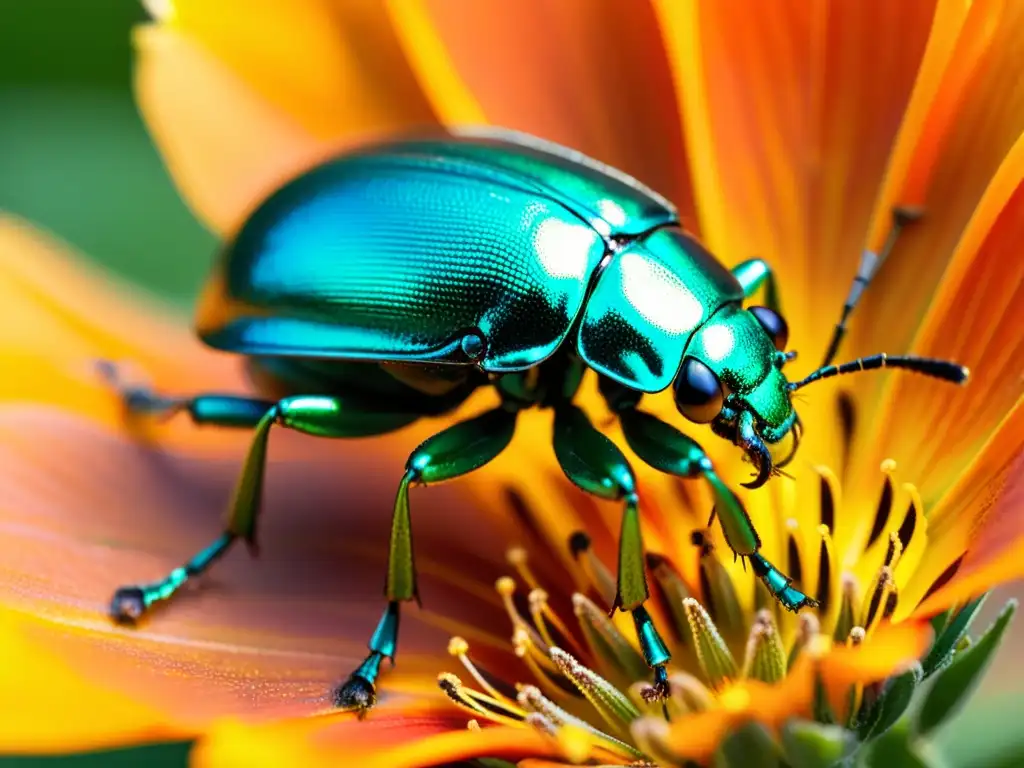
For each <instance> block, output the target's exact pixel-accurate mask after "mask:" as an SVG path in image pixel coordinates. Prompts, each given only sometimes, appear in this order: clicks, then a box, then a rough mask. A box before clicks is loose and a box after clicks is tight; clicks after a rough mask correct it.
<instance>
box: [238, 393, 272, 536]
mask: <svg viewBox="0 0 1024 768" xmlns="http://www.w3.org/2000/svg"><path fill="white" fill-rule="evenodd" d="M276 418H277V409H276V408H271V409H270V410H269V411H267V413H266V414H265V415H264V416H263V418H262V419H260V422H259V424H257V425H256V429H255V431H254V432H253V436H252V444H251V445H250V446H249V453H248V455H246V457H245V464H244V465H243V467H242V474H241V476H240V477H239V478H238V485H236V486H235V495H234V498H233V499H232V502H231V506H230V507H229V508H228V510H229V512H228V520H227V525H226V526H225V527H226V528H227V529H228V531H230V532H231V533H233V534H234V535H235V536H238V537H239V538H241V539H244V540H245V543H246V544H247V545H248V546H249V549H250V550H251V551H253V552H255V551H256V550H257V544H256V520H257V518H258V517H259V512H260V505H261V504H262V503H263V474H264V472H265V470H266V466H267V441H268V440H269V438H270V428H271V427H272V426H273V425H274V420H275V419H276Z"/></svg>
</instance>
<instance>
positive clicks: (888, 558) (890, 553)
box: [884, 531, 903, 570]
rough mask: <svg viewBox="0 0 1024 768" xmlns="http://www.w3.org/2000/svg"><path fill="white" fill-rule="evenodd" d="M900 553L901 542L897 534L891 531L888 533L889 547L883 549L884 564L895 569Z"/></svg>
mask: <svg viewBox="0 0 1024 768" xmlns="http://www.w3.org/2000/svg"><path fill="white" fill-rule="evenodd" d="M902 555H903V542H902V541H900V537H899V534H898V533H897V532H896V531H892V532H891V533H890V534H889V548H888V549H886V551H885V563H884V565H885V566H887V567H889V568H891V569H892V570H896V564H897V563H898V562H899V561H900V557H901V556H902Z"/></svg>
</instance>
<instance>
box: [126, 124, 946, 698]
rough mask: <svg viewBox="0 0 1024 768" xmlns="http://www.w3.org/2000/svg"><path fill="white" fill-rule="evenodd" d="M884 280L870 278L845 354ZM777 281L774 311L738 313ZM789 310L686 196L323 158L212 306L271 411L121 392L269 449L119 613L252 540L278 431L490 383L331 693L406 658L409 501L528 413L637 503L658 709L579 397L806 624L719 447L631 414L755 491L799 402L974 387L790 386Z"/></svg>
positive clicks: (551, 174) (383, 413)
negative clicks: (731, 452) (692, 483)
mask: <svg viewBox="0 0 1024 768" xmlns="http://www.w3.org/2000/svg"><path fill="white" fill-rule="evenodd" d="M872 268H873V263H872V264H867V266H866V267H865V268H864V269H862V274H860V275H859V276H858V281H859V282H858V283H857V284H856V285H855V288H856V290H855V291H853V292H852V293H851V300H850V301H848V302H847V305H848V306H847V311H846V313H845V314H844V320H843V322H842V323H841V324H840V326H839V328H838V329H837V339H836V341H838V337H839V336H840V335H841V330H842V327H843V325H844V323H845V317H846V315H848V314H849V310H850V309H851V308H852V305H853V304H855V303H856V298H857V296H858V295H859V291H860V290H861V289H862V288H863V284H864V283H866V281H867V279H868V277H870V274H869V272H870V271H871V269H872ZM762 286H763V287H764V289H765V294H766V297H767V299H766V304H767V305H768V306H760V307H752V308H749V309H744V307H743V301H744V299H747V298H750V297H751V296H752V295H753V294H754V292H755V291H756V290H758V289H759V288H760V287H762ZM776 294H777V292H776V286H775V285H774V281H773V278H772V275H771V272H770V270H769V268H768V266H767V265H766V264H765V263H764V262H763V261H761V260H758V259H755V260H752V261H747V262H745V263H743V264H740V265H738V266H737V267H735V268H734V269H733V270H732V271H729V270H727V269H726V268H725V267H723V266H722V265H721V264H719V262H718V261H716V260H715V258H714V257H713V256H711V255H710V254H709V253H708V252H707V251H706V250H705V249H704V248H703V247H702V246H701V245H700V244H699V243H698V242H697V241H696V240H695V239H693V238H692V237H691V236H689V235H688V234H686V233H685V232H684V231H683V230H682V229H681V227H680V224H679V219H678V216H677V213H676V211H675V209H674V208H673V206H672V205H671V204H670V203H669V202H668V201H666V200H665V199H663V198H662V197H660V196H659V195H657V194H656V193H654V192H653V191H651V190H649V189H647V188H646V187H644V186H642V185H641V184H639V183H638V182H637V181H635V180H634V179H632V178H629V177H628V176H625V175H624V174H622V173H620V172H618V171H615V170H613V169H611V168H608V167H606V166H603V165H601V164H600V163H597V162H596V161H594V160H591V159H589V158H587V157H585V156H583V155H580V154H578V153H576V152H572V151H570V150H567V149H564V148H562V147H559V146H556V145H553V144H549V143H546V142H542V141H540V140H537V139H534V138H531V137H527V136H522V135H513V134H508V133H498V132H473V133H460V134H458V135H450V134H445V135H444V136H443V137H432V138H418V139H407V140H396V141H390V142H386V143H381V144H377V145H374V146H369V147H365V148H363V149H361V150H359V151H355V152H352V153H349V154H346V155H344V156H342V157H338V158H336V159H334V160H332V161H330V162H328V163H326V164H323V165H321V166H319V167H317V168H315V169H313V170H311V171H309V172H307V173H305V174H304V175H302V176H300V177H299V178H297V179H295V180H294V181H292V182H291V183H289V184H287V185H286V186H284V187H283V188H282V189H280V190H278V191H277V192H276V193H275V194H273V195H272V196H271V197H270V198H269V199H268V200H266V201H265V202H264V203H263V204H262V205H260V206H259V207H258V208H257V209H256V211H255V212H254V213H253V214H252V215H251V216H250V217H249V219H248V221H246V223H245V224H244V226H242V228H241V230H240V231H239V232H238V234H237V236H236V237H235V238H234V240H233V241H232V242H231V243H229V244H228V246H227V248H226V251H225V253H224V255H223V259H222V260H221V262H220V264H219V266H218V267H217V269H216V272H215V273H214V275H213V277H212V279H211V280H210V282H209V285H208V287H207V290H206V292H205V294H204V296H203V298H202V301H201V305H200V308H199V313H198V330H199V335H200V336H201V338H202V339H203V341H205V342H206V343H207V344H209V345H211V346H213V347H215V348H218V349H222V350H228V351H231V352H236V353H240V354H243V355H246V356H247V359H248V364H249V370H250V373H251V374H252V378H253V381H254V383H255V384H256V386H257V389H258V391H259V392H260V393H261V397H260V398H249V397H238V396H228V395H198V396H195V397H187V398H185V397H164V396H159V395H155V394H153V393H150V392H148V391H144V390H141V389H137V388H127V387H126V388H124V390H123V392H124V396H125V400H126V403H127V405H128V407H129V408H130V409H131V410H133V411H136V412H143V413H173V412H175V411H177V410H185V411H187V412H188V413H189V414H190V415H191V417H192V419H193V420H194V421H195V422H196V423H197V424H216V425H221V426H229V427H248V428H252V429H254V430H255V437H254V439H253V443H252V447H251V449H250V451H249V455H248V458H247V459H246V462H245V468H244V471H243V474H242V477H241V479H240V481H239V484H238V488H237V490H236V493H235V497H234V500H233V502H232V506H231V509H230V512H229V516H228V521H227V525H226V529H225V531H224V532H223V533H222V534H221V536H220V537H219V538H217V539H216V540H215V541H214V542H213V543H212V544H211V545H210V546H209V547H207V548H206V549H204V550H203V551H202V552H200V553H199V554H198V555H196V556H195V557H193V558H192V559H191V560H190V561H188V562H187V563H186V564H185V565H183V566H182V567H180V568H177V569H175V570H174V571H172V572H171V573H170V574H169V575H168V576H167V577H166V578H165V579H163V580H162V581H160V582H156V583H152V584H144V585H138V586H129V587H122V588H121V589H118V590H117V592H116V594H115V595H114V598H113V601H112V604H111V613H112V615H113V617H114V618H115V619H116V620H118V621H121V622H127V623H133V622H135V621H137V620H138V619H139V618H140V617H141V616H142V614H144V613H145V611H146V610H147V609H148V608H150V607H151V606H152V605H153V604H154V603H156V602H158V601H161V600H167V599H168V598H170V597H171V596H172V595H173V594H174V593H175V592H176V591H177V590H178V589H179V588H180V587H181V586H182V584H184V583H185V582H186V581H187V580H188V579H190V578H192V577H193V576H196V575H198V574H200V573H202V572H203V571H204V570H206V568H207V567H208V566H209V565H210V564H211V563H212V562H213V561H215V560H216V559H217V558H218V557H220V556H221V555H222V554H223V553H224V552H225V551H226V550H227V549H228V547H230V546H231V544H232V543H233V542H234V541H235V540H236V539H239V538H241V539H243V540H244V541H246V542H247V543H248V544H249V545H250V546H254V545H255V539H256V522H257V516H258V513H259V507H260V495H261V486H262V478H263V470H264V459H265V454H266V447H267V438H268V434H269V431H270V428H271V426H272V425H275V424H276V425H280V426H283V427H288V428H291V429H296V430H299V431H301V432H306V433H309V434H313V435H319V436H327V437H359V436H365V435H376V434H382V433H385V432H388V431H392V430H395V429H398V428H400V427H402V426H404V425H406V424H409V423H410V422H412V421H415V420H416V419H418V418H421V417H423V416H426V415H434V414H439V413H444V412H447V411H450V410H452V409H454V408H456V407H457V406H458V405H459V404H460V403H461V402H463V401H464V400H465V399H466V398H467V397H468V396H469V394H470V393H471V392H472V391H473V390H474V389H476V388H477V387H480V386H482V385H489V386H493V387H495V388H496V389H497V391H498V392H499V393H500V395H501V405H500V407H498V408H496V409H494V410H493V411H490V412H488V413H485V414H483V415H482V416H478V417H476V418H473V419H470V420H467V421H463V422H461V423H457V424H455V425H454V426H452V427H450V428H448V429H446V430H445V431H443V432H441V433H440V434H438V435H436V436H434V437H432V438H430V439H429V440H427V441H426V442H424V443H423V444H422V445H420V446H419V447H418V448H417V449H416V450H415V451H413V453H412V455H411V456H410V458H409V461H408V463H407V465H406V470H405V474H404V475H403V476H402V478H401V481H400V482H399V487H398V497H397V499H396V501H395V507H394V519H393V524H392V532H391V544H390V558H389V565H388V571H387V578H386V583H385V594H386V597H387V600H388V603H387V607H386V608H385V610H384V614H383V616H382V618H381V620H380V623H379V624H378V626H377V629H376V631H375V632H374V633H373V636H372V638H371V640H370V643H369V651H370V652H369V655H368V656H367V658H366V660H365V661H364V662H363V663H362V664H361V665H360V666H359V667H358V668H357V669H356V670H355V671H353V672H352V674H351V675H350V676H349V677H348V679H347V680H346V681H345V682H344V683H342V684H341V685H340V686H339V687H338V688H337V690H336V691H335V694H334V695H335V701H336V703H337V705H338V706H341V707H347V708H354V709H359V710H363V711H365V710H366V709H367V708H369V707H370V706H372V704H373V702H374V701H375V682H376V680H377V676H378V673H379V669H380V664H381V661H382V660H383V659H384V658H391V659H393V658H394V656H395V651H396V646H397V640H398V624H399V610H400V606H401V603H402V602H404V601H407V600H412V599H413V598H416V597H418V595H417V589H416V573H415V569H414V565H413V550H412V537H411V529H410V520H409V505H408V491H409V487H410V486H411V485H415V484H429V483H434V482H438V481H442V480H448V479H451V478H454V477H457V476H459V475H463V474H465V473H467V472H470V471H472V470H474V469H477V468H479V467H481V466H483V465H484V464H487V463H488V462H489V461H491V460H492V459H494V458H495V457H496V456H497V455H498V454H499V453H500V452H501V451H502V450H503V449H504V448H505V447H506V446H507V445H508V443H509V441H510V440H511V438H512V434H513V431H514V429H515V424H516V417H517V414H518V413H519V412H520V411H521V410H522V409H524V408H529V407H534V406H538V407H548V408H552V409H554V412H555V419H554V435H553V442H554V448H555V454H556V456H557V458H558V461H559V463H560V464H561V466H562V469H563V470H564V471H565V474H566V475H567V476H568V477H569V479H570V480H571V481H572V482H574V483H575V484H576V485H578V486H580V487H581V488H583V489H584V490H586V491H588V492H590V493H593V494H596V495H598V496H601V497H604V498H610V499H618V500H621V501H622V502H623V504H624V512H623V517H622V533H621V539H620V551H619V569H618V589H617V595H616V598H615V608H618V609H620V610H623V611H630V612H631V613H632V616H633V620H634V622H635V625H636V630H637V634H638V637H639V639H640V644H641V647H642V650H643V653H644V657H645V658H646V660H647V662H648V664H649V665H650V667H651V668H652V669H653V670H654V678H655V687H654V690H655V691H657V692H659V693H664V690H665V681H666V675H665V663H666V662H667V661H668V660H669V653H668V650H667V649H666V647H665V644H664V643H663V642H662V639H661V637H660V636H659V635H658V632H657V630H656V629H655V627H654V625H653V623H652V621H651V619H650V617H649V615H648V613H647V611H646V610H645V608H644V603H645V601H646V600H647V598H648V588H647V581H646V576H645V572H644V563H645V561H644V555H643V547H642V542H641V537H640V522H639V518H638V508H637V494H636V487H635V482H634V476H633V472H632V470H631V468H630V465H629V462H628V461H627V460H626V458H625V457H624V456H623V455H622V453H621V452H620V451H619V449H618V448H616V447H615V445H614V444H613V443H612V442H611V441H610V440H608V438H606V437H605V436H604V435H602V434H601V433H600V432H599V431H598V430H597V429H595V427H594V426H593V425H592V424H591V423H590V421H589V420H588V418H587V416H586V415H585V414H584V413H583V411H581V410H580V409H579V408H577V407H576V406H574V405H573V404H572V400H573V397H574V395H575V394H576V392H577V390H578V388H579V386H580V382H581V379H582V377H583V375H584V373H585V372H586V370H587V369H591V370H593V371H595V372H596V373H597V375H598V376H599V383H600V390H601V392H602V393H603V395H604V397H605V399H606V400H607V402H608V405H609V406H610V408H611V410H612V411H613V412H614V413H615V414H616V415H617V417H618V418H619V420H620V422H621V424H622V427H623V431H624V434H625V437H626V440H627V442H628V443H629V445H630V447H631V448H632V450H633V451H634V453H636V455H637V456H638V457H639V458H640V459H641V460H642V461H644V462H646V463H647V464H650V465H651V466H653V467H655V468H656V469H658V470H661V471H663V472H667V473H670V474H674V475H678V476H681V477H691V478H696V477H703V478H704V479H705V480H706V481H707V482H708V483H709V484H710V486H711V489H712V491H713V494H714V498H715V508H714V512H713V514H715V513H717V516H718V519H719V522H720V523H721V526H722V530H723V532H724V534H725V539H726V541H727V542H728V545H729V546H730V547H731V548H732V550H733V551H734V552H735V553H736V555H738V556H740V557H743V558H749V559H750V561H751V564H752V566H753V569H754V571H755V573H756V574H757V575H758V576H759V577H760V578H761V579H762V580H763V581H764V583H765V584H766V585H767V587H768V589H769V590H770V591H771V593H772V594H773V595H775V597H777V598H778V600H779V601H780V602H781V603H782V604H783V605H784V606H785V607H786V608H789V609H791V610H794V611H795V610H799V609H800V608H802V607H804V606H807V605H812V604H813V603H814V601H813V600H812V599H811V598H809V597H808V596H807V595H805V594H803V593H802V592H800V591H799V590H798V589H797V588H796V587H795V586H793V585H792V583H791V581H790V579H788V578H787V577H786V576H785V575H783V574H782V573H781V572H780V571H779V570H778V569H777V568H775V567H774V566H773V565H772V564H771V563H769V562H768V561H767V560H766V559H765V558H764V557H763V556H762V555H761V554H760V553H759V551H758V550H759V549H760V540H759V538H758V535H757V532H756V531H755V530H754V527H753V525H752V524H751V521H750V518H749V517H748V516H747V514H746V512H745V511H744V509H743V507H742V505H741V504H740V502H739V500H738V499H737V497H736V496H735V494H734V493H733V492H732V491H730V490H729V488H728V487H727V486H726V485H725V484H724V483H723V482H722V481H721V480H720V479H719V477H718V475H717V474H716V473H715V470H714V468H713V466H712V463H711V461H710V459H709V458H708V457H707V456H706V455H705V453H704V451H703V450H702V449H701V447H700V446H699V445H698V444H697V443H696V442H694V441H693V440H692V439H690V438H689V437H687V436H685V435H684V434H682V433H681V432H680V431H679V430H677V429H676V428H675V427H673V426H670V425H669V424H667V423H665V422H663V421H661V420H659V419H657V418H655V417H654V416H652V415H650V414H647V413H644V412H642V411H639V410H637V405H638V403H639V402H640V400H641V397H642V396H643V395H644V394H645V393H654V392H660V391H662V390H665V389H667V388H669V387H673V389H674V393H675V401H676V404H677V406H678V408H679V411H680V413H681V414H682V415H683V416H684V417H685V418H686V419H688V420H689V421H691V422H697V423H710V424H711V426H712V427H713V429H714V431H715V432H716V433H717V434H718V435H721V436H722V437H724V438H726V439H727V440H729V441H731V442H733V443H735V444H736V445H738V446H740V447H741V448H742V449H743V450H744V451H745V452H746V453H747V455H748V456H749V457H750V459H751V460H752V462H753V464H754V466H755V467H756V468H757V473H756V476H755V478H754V479H753V480H752V482H750V483H747V485H748V486H749V487H751V488H756V487H758V486H761V485H763V484H764V483H765V482H766V481H767V480H768V478H769V477H770V476H771V475H772V474H773V472H775V471H777V468H778V467H781V466H784V465H785V464H786V463H787V462H788V461H790V460H791V459H792V456H793V453H794V452H795V450H796V446H797V444H798V442H799V436H800V429H801V427H800V421H799V419H798V417H797V415H796V412H795V411H794V410H793V408H792V405H791V403H790V392H791V391H792V390H793V389H795V388H797V387H799V386H802V385H803V384H806V383H809V382H810V381H813V380H815V379H817V378H822V377H825V376H830V375H834V374H836V373H846V372H849V371H853V370H862V369H870V368H879V367H884V366H895V367H902V368H908V369H911V370H916V371H919V372H922V373H926V374H929V375H932V376H937V377H939V378H945V379H948V380H951V381H957V382H959V381H962V380H964V379H965V378H966V371H965V370H963V369H961V368H960V367H959V366H956V365H953V364H951V363H946V362H943V361H938V360H926V359H921V358H910V357H886V356H885V355H876V356H874V357H870V358H864V359H862V360H857V361H854V362H852V363H847V364H845V365H842V366H838V367H835V366H829V367H824V368H821V369H819V370H818V371H815V372H814V373H813V374H811V375H810V376H809V377H807V378H806V379H804V380H803V381H801V382H798V383H796V384H792V383H788V382H787V380H786V377H785V376H784V375H783V373H782V368H783V366H784V365H785V363H786V362H787V361H789V360H791V359H792V357H793V353H791V352H786V351H785V346H786V341H787V338H786V337H787V328H786V323H785V321H784V320H783V319H782V316H781V315H780V314H779V307H778V302H777V299H776ZM835 346H836V344H835V343H834V344H833V345H832V347H833V351H834V347H835ZM827 362H828V361H827V360H826V363H827ZM111 373H112V371H111Z"/></svg>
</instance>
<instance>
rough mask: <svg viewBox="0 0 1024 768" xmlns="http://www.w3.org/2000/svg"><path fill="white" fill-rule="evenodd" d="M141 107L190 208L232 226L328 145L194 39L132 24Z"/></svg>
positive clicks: (221, 227) (222, 228) (214, 225)
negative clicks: (134, 26)
mask: <svg viewBox="0 0 1024 768" xmlns="http://www.w3.org/2000/svg"><path fill="white" fill-rule="evenodd" d="M134 39H135V47H136V51H137V56H136V70H135V89H136V96H137V99H138V104H139V109H140V110H141V112H142V115H143V117H144V118H145V120H146V122H147V124H148V125H149V129H150V132H151V134H152V135H153V139H154V141H155V142H156V144H157V146H158V147H159V149H160V151H161V153H162V154H163V156H164V161H165V162H166V164H167V167H168V168H169V170H170V172H171V174H172V176H173V177H174V180H175V182H176V183H177V184H178V188H179V189H180V190H181V193H182V195H183V196H184V198H185V200H186V202H187V203H188V204H189V205H190V206H191V208H192V211H193V212H194V213H195V214H196V215H197V216H198V217H199V218H200V219H202V220H203V221H204V222H205V223H206V224H207V225H208V226H209V227H210V228H211V229H213V230H214V231H215V232H218V233H221V234H225V233H228V232H230V231H232V230H233V229H234V228H235V227H236V226H237V225H238V224H239V222H240V221H241V220H242V218H243V217H244V215H245V213H246V212H247V211H248V210H249V209H250V208H251V207H252V206H253V205H254V204H255V203H256V202H258V201H259V200H260V199H262V198H263V197H264V196H265V195H267V194H268V193H269V192H270V191H271V190H273V189H274V188H275V187H276V186H277V185H279V184H280V183H281V182H282V181H284V180H285V179H287V178H288V177H290V176H293V175H295V174H296V173H298V172H299V171H300V170H302V169H303V168H304V167H307V166H309V165H311V164H313V163H314V162H315V161H316V160H318V159H321V158H322V157H323V156H324V155H325V154H326V153H328V152H329V151H330V143H329V142H328V141H326V140H322V139H318V138H316V137H315V136H314V135H313V134H312V133H310V132H309V131H308V130H307V129H306V128H304V127H303V126H302V125H301V124H300V123H299V122H298V121H296V120H295V118H293V117H292V116H290V115H288V114H287V113H286V112H284V111H283V110H281V109H279V108H277V107H275V106H274V105H273V104H271V103H270V102H268V101H267V100H266V99H264V98H263V97H262V96H261V95H260V94H259V93H257V92H256V91H255V90H254V89H253V87H252V86H250V85H249V84H248V83H247V82H245V81H244V80H243V79H242V78H241V77H239V75H238V74H236V73H235V72H233V71H232V70H231V69H230V68H229V67H228V66H227V65H226V64H224V63H223V62H222V61H220V60H219V59H218V58H217V57H216V56H215V55H214V54H213V53H211V52H210V51H209V50H207V49H205V48H204V47H203V46H202V44H201V43H199V42H198V41H197V40H195V39H194V38H191V37H188V36H186V35H184V34H181V33H178V32H175V31H173V30H172V29H168V28H164V27H159V26H153V25H150V26H144V27H140V28H138V29H136V30H135V38H134Z"/></svg>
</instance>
